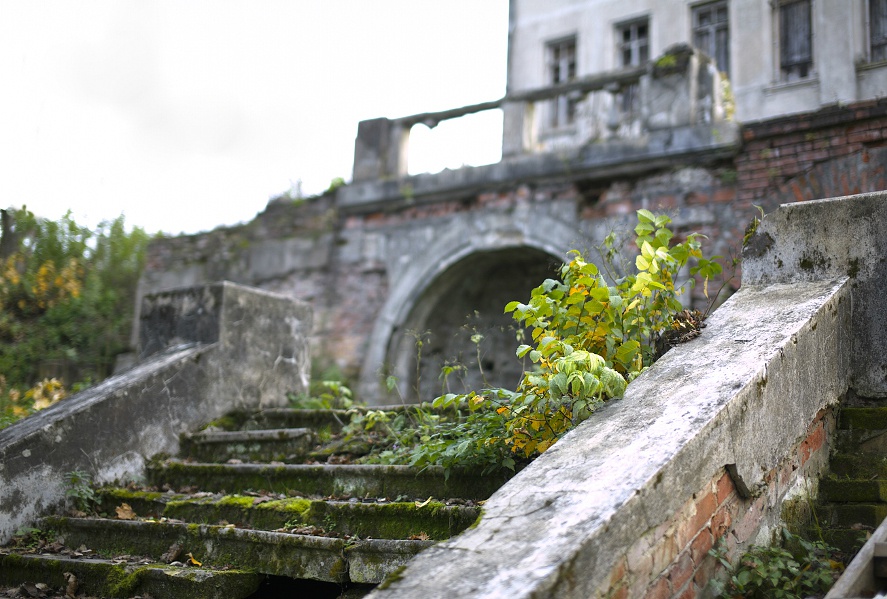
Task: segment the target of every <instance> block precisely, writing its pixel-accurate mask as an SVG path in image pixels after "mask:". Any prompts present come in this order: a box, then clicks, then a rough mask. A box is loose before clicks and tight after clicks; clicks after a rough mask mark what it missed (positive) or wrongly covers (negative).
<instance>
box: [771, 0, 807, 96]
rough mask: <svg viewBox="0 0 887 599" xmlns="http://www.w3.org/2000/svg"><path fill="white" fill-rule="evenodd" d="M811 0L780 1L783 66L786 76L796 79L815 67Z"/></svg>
mask: <svg viewBox="0 0 887 599" xmlns="http://www.w3.org/2000/svg"><path fill="white" fill-rule="evenodd" d="M810 3H811V0H794V1H792V2H781V3H780V4H779V7H778V8H779V69H780V72H781V74H782V79H783V80H785V81H796V80H798V79H804V78H806V77H808V76H810V74H811V72H812V71H813V26H812V22H811V20H810V12H811V11H810Z"/></svg>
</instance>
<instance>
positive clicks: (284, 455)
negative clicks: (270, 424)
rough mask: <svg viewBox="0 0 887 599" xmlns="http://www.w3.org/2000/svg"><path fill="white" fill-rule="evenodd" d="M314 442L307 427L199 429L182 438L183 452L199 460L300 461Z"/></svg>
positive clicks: (219, 461) (312, 435) (312, 434)
mask: <svg viewBox="0 0 887 599" xmlns="http://www.w3.org/2000/svg"><path fill="white" fill-rule="evenodd" d="M316 442H317V436H316V435H315V434H314V431H312V430H311V429H307V428H281V429H263V430H249V431H201V432H198V433H185V434H184V435H182V437H181V452H182V454H183V455H185V456H187V457H190V458H193V459H195V460H199V461H201V462H215V463H224V462H227V461H228V460H231V459H238V460H242V461H244V462H287V463H292V462H299V461H302V460H303V459H304V457H305V455H306V454H307V453H308V452H309V450H311V449H312V448H313V447H314V445H315V443H316Z"/></svg>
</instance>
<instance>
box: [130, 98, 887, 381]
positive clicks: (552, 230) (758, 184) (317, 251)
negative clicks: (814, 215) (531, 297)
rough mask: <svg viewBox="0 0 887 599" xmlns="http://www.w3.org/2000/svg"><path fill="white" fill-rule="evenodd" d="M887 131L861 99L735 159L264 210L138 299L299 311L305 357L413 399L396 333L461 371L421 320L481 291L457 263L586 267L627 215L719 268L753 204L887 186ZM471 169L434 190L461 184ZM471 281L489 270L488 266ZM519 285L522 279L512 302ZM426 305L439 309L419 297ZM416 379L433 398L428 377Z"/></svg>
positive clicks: (765, 139)
mask: <svg viewBox="0 0 887 599" xmlns="http://www.w3.org/2000/svg"><path fill="white" fill-rule="evenodd" d="M885 131H887V100H883V101H872V102H865V103H860V104H855V105H850V106H833V107H828V108H825V109H822V110H820V111H818V112H815V113H809V114H800V115H793V116H790V117H783V118H780V119H775V120H770V121H762V122H757V123H749V124H746V125H744V126H743V128H742V136H741V137H742V145H741V147H739V148H738V149H737V150H736V152H735V155H734V156H733V157H729V156H727V157H723V156H720V155H719V156H717V157H715V158H712V157H711V156H710V155H708V154H710V153H706V152H700V153H697V154H690V155H688V154H681V155H680V156H675V157H674V158H673V159H671V160H669V161H665V162H663V161H662V160H659V161H656V162H655V164H654V163H653V162H651V163H650V164H649V165H643V164H642V165H641V166H635V167H633V168H632V169H623V168H615V167H614V168H606V169H599V170H598V171H595V172H591V173H589V172H586V173H576V172H572V171H571V170H570V168H568V165H567V166H564V165H565V164H566V162H564V163H561V162H557V161H554V162H552V161H550V160H548V159H547V158H545V157H540V160H542V162H541V163H540V164H542V163H544V165H545V167H544V168H542V167H539V168H536V167H533V168H530V167H527V165H523V167H522V169H521V168H512V167H510V166H508V165H507V164H505V165H500V166H502V169H505V170H507V168H511V170H510V171H509V172H512V173H513V177H512V178H511V179H502V177H501V176H499V177H498V179H490V181H488V182H487V183H486V184H478V183H476V182H473V183H472V185H471V186H467V187H463V188H459V189H456V188H453V189H451V190H450V191H440V192H438V193H434V186H433V182H434V181H435V180H437V179H435V177H436V176H430V175H425V176H422V177H424V178H422V179H421V181H420V180H419V178H417V177H411V178H408V179H404V180H402V181H401V183H400V184H399V186H395V187H394V189H395V190H396V192H395V195H394V196H391V197H387V196H386V199H384V201H380V202H365V203H347V202H346V203H343V202H342V201H341V200H340V197H339V196H340V195H341V191H340V193H339V194H338V195H337V194H336V193H330V194H326V195H323V196H321V197H318V198H313V199H309V200H304V201H292V200H288V199H277V200H273V201H272V202H270V203H269V205H268V207H267V209H266V210H265V212H263V213H261V214H260V215H258V216H257V218H256V219H255V220H254V221H253V222H251V223H249V224H247V225H243V226H240V227H232V228H228V229H218V230H215V231H212V232H209V233H204V234H200V235H193V236H186V237H177V238H169V239H162V240H158V241H156V242H154V243H153V244H152V245H151V248H150V250H149V260H148V265H147V267H146V271H145V274H144V276H143V278H142V281H141V284H140V288H141V292H142V293H145V292H148V291H155V290H159V289H168V288H171V287H178V286H184V285H193V284H199V283H204V282H210V281H216V280H220V279H228V280H232V281H235V282H239V283H244V284H248V285H254V286H257V287H260V288H264V289H268V290H271V291H275V292H279V293H282V294H285V295H288V296H290V297H294V298H297V299H302V300H305V301H308V302H310V303H311V304H312V305H313V307H314V309H315V335H314V338H313V347H312V350H313V355H314V356H315V358H316V360H317V361H318V362H319V363H320V364H321V365H324V366H329V365H336V366H337V367H338V368H340V369H341V370H342V371H343V372H344V373H345V374H346V375H347V376H349V377H351V379H352V382H358V381H359V382H360V387H361V390H362V391H364V392H365V393H368V394H372V393H375V392H377V391H378V386H377V385H376V386H373V384H374V381H376V379H377V378H378V376H379V375H380V374H387V373H394V374H397V375H398V376H400V377H402V378H404V377H405V380H404V383H403V385H402V387H403V388H402V392H408V391H409V389H411V388H412V387H413V386H415V380H413V379H414V378H415V376H414V374H413V373H414V372H415V368H414V362H412V363H411V362H410V360H413V361H414V360H415V353H416V352H415V348H410V347H409V338H408V336H405V334H406V331H405V330H404V329H405V328H407V327H408V326H412V327H414V328H415V329H417V332H423V331H424V330H427V329H432V330H434V329H435V328H436V327H437V328H438V329H439V330H438V331H437V335H438V337H439V338H440V339H446V340H447V341H446V342H443V341H440V342H438V345H439V346H447V345H448V344H449V345H452V343H450V341H449V340H450V339H452V338H453V337H454V336H456V335H460V334H462V335H463V341H462V342H461V343H463V345H462V346H459V348H458V351H457V353H458V352H461V353H462V354H463V358H464V354H466V353H467V351H468V350H470V349H471V347H470V344H469V345H465V341H464V338H467V336H465V335H464V332H462V331H460V330H459V328H460V327H459V326H456V325H455V320H454V317H453V316H452V314H450V315H449V316H447V317H446V318H445V319H444V321H445V322H435V315H436V314H437V311H436V310H433V309H430V310H429V309H428V305H435V304H436V303H438V304H439V302H441V301H444V302H449V303H448V304H447V305H448V307H449V308H450V310H449V312H451V313H459V312H464V313H465V316H468V315H469V314H471V313H472V311H473V309H474V308H475V306H470V305H469V303H470V302H469V299H471V295H470V294H466V293H464V289H463V291H460V288H459V287H458V286H453V285H449V286H448V285H435V281H437V280H438V279H439V278H440V277H445V276H450V277H461V279H462V284H463V288H464V286H468V288H469V289H470V288H471V287H472V286H484V285H485V284H486V282H487V281H486V280H485V279H486V278H488V277H486V276H485V275H484V274H483V270H482V269H481V270H480V271H478V272H474V270H476V269H471V268H466V267H465V264H466V263H464V262H461V261H462V260H463V259H466V258H468V254H470V253H475V252H496V260H499V261H500V264H501V268H503V269H504V268H507V267H508V265H509V264H513V263H515V262H517V263H521V260H522V259H521V258H520V257H521V256H526V255H527V252H530V253H533V252H535V254H534V255H535V256H536V257H537V260H536V261H535V262H533V263H532V264H530V263H528V262H523V264H525V265H526V269H525V270H526V271H527V272H528V273H532V275H533V277H534V278H538V273H539V272H542V271H544V270H546V269H549V270H552V271H553V269H554V265H555V263H556V262H557V260H558V259H561V258H563V257H564V255H565V253H566V251H567V250H569V249H572V248H577V249H580V250H583V251H584V252H586V253H587V254H588V255H589V256H590V257H592V258H593V259H597V255H596V250H595V248H596V247H597V246H598V245H599V244H600V243H601V241H602V240H603V238H604V237H605V236H606V235H607V233H609V232H610V231H611V230H615V231H617V232H619V233H621V234H622V236H623V238H624V240H625V241H626V243H627V245H630V240H631V239H632V238H633V232H632V229H633V227H634V224H635V217H634V211H635V210H637V209H639V208H648V209H651V210H656V211H666V212H668V213H669V214H670V215H671V216H672V217H673V219H674V229H675V231H676V233H677V235H678V236H681V235H684V234H687V233H689V232H692V231H697V232H700V233H703V234H705V235H707V236H708V238H709V239H708V240H707V242H706V248H707V251H709V252H711V253H714V254H720V255H723V256H725V257H727V259H728V260H729V258H730V257H735V256H737V255H738V253H739V248H740V246H741V244H742V240H743V236H744V234H745V230H746V227H747V225H748V224H749V222H750V221H751V219H752V218H753V217H754V216H757V215H759V211H758V208H756V206H760V207H761V208H762V209H763V210H764V211H766V212H770V211H772V210H774V209H775V208H776V207H777V206H778V205H779V204H780V203H784V202H794V201H798V200H804V199H813V198H819V197H827V196H830V195H844V194H847V193H857V192H866V191H874V190H879V189H884V188H885V187H887V181H885V167H887V150H885V144H887V138H885V137H884V135H885ZM603 149H605V148H603V147H602V148H601V150H603ZM603 153H604V154H606V152H603ZM543 158H545V160H543ZM557 165H560V166H557ZM530 166H531V167H532V166H533V165H530ZM506 167H507V168H506ZM502 169H500V170H502ZM476 170H477V169H471V168H466V169H460V170H459V171H450V172H444V173H442V174H441V175H440V176H438V178H440V179H441V180H442V179H443V178H449V179H450V180H452V179H457V180H465V181H469V180H471V181H473V179H472V176H474V175H476V173H475V171H476ZM463 171H464V173H463ZM469 171H471V172H469ZM497 172H498V171H497ZM521 173H523V174H521ZM444 176H446V177H444ZM497 176H498V175H497ZM475 178H476V177H475ZM429 181H430V182H431V183H432V184H429ZM417 190H418V191H417ZM352 195H353V194H352ZM460 268H461V269H462V270H461V271H459V269H460ZM485 268H487V269H493V270H495V269H496V268H497V267H496V263H495V262H487V263H486V266H485ZM453 269H455V270H453ZM486 272H489V271H486ZM447 273H449V274H447ZM739 274H740V273H739V272H738V271H737V272H736V279H734V281H733V283H732V284H731V286H732V287H735V286H736V285H738V280H739V278H738V277H739ZM538 282H541V280H540V281H538ZM529 286H531V285H530V281H529V275H528V279H527V280H526V282H525V283H523V284H521V285H519V286H518V288H516V289H514V290H513V293H520V292H521V290H522V289H525V288H528V287H529ZM433 293H438V294H439V295H438V296H436V297H431V296H429V295H428V294H433ZM504 293H505V290H503V294H504ZM695 293H696V297H695V298H694V301H695V303H696V305H697V306H700V307H702V306H704V304H705V298H704V297H702V296H701V290H697V291H696V292H695ZM499 299H504V300H505V301H503V302H502V304H503V305H504V303H506V302H507V301H508V300H511V299H518V300H521V299H526V298H523V297H507V298H506V297H504V295H503V297H502V298H499V297H498V296H496V297H494V298H491V299H489V302H488V303H493V302H494V301H499ZM420 304H421V305H420ZM422 306H424V307H422ZM413 310H416V312H415V313H412V314H411V312H412V311H413ZM419 316H422V318H419ZM407 323H410V324H409V325H408V324H407ZM490 324H491V326H492V324H497V325H498V326H504V325H503V323H501V322H499V323H490ZM481 328H489V327H481ZM374 336H382V337H384V339H381V340H378V339H375V340H374V339H373V338H374ZM405 339H406V342H405V341H404V340H405ZM405 343H406V345H405ZM457 345H458V344H457ZM496 348H498V349H496ZM483 351H484V352H486V353H489V352H492V353H493V354H495V358H494V360H493V361H494V362H495V363H497V364H498V363H499V362H500V361H502V360H505V359H510V355H507V356H506V355H505V353H504V352H505V349H504V342H503V341H502V340H501V339H500V340H498V341H497V340H495V339H493V338H491V339H490V340H489V345H488V346H485V347H484V348H483ZM500 352H501V353H502V355H501V356H500ZM443 357H445V358H451V357H456V356H443ZM434 364H437V362H435V363H434ZM434 364H432V365H429V366H428V368H427V370H428V371H429V372H431V371H433V370H435V368H436V365H434ZM500 370H502V371H503V372H510V371H509V369H508V368H507V367H502V368H500ZM503 376H505V378H504V380H500V381H496V380H493V381H491V382H493V383H501V384H506V385H510V384H513V381H512V380H510V378H509V377H510V374H509V375H503ZM423 378H426V379H428V378H429V377H427V376H425V377H423ZM430 378H431V379H432V380H433V381H434V384H435V385H436V384H437V380H436V379H437V376H436V372H434V373H432V375H431V377H430ZM428 385H429V386H433V385H431V384H430V383H428Z"/></svg>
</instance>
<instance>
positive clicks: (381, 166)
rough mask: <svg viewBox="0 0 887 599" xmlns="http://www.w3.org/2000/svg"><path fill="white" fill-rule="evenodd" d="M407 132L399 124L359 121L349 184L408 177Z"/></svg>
mask: <svg viewBox="0 0 887 599" xmlns="http://www.w3.org/2000/svg"><path fill="white" fill-rule="evenodd" d="M409 136H410V132H409V130H408V129H407V128H406V127H405V126H404V125H403V124H402V123H400V122H399V121H396V120H391V119H386V118H378V119H370V120H368V121H361V122H360V123H359V124H358V126H357V139H356V140H355V143H354V170H353V171H352V181H354V182H355V183H358V182H360V181H375V180H378V179H391V178H396V177H402V176H404V175H406V174H407V147H408V144H409Z"/></svg>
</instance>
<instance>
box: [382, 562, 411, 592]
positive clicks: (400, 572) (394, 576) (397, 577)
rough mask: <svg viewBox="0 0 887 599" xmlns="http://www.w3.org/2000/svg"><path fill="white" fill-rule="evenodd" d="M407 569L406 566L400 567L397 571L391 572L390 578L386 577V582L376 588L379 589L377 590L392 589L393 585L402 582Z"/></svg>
mask: <svg viewBox="0 0 887 599" xmlns="http://www.w3.org/2000/svg"><path fill="white" fill-rule="evenodd" d="M406 569H407V567H406V566H400V567H399V568H397V569H395V570H394V571H393V572H391V573H390V574H389V575H388V576H386V577H385V580H383V581H382V582H380V583H379V586H377V587H376V588H377V589H382V590H385V589H387V588H388V587H390V586H391V585H392V584H394V583H395V582H397V581H398V580H400V579H402V578H403V572H404V570H406Z"/></svg>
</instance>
